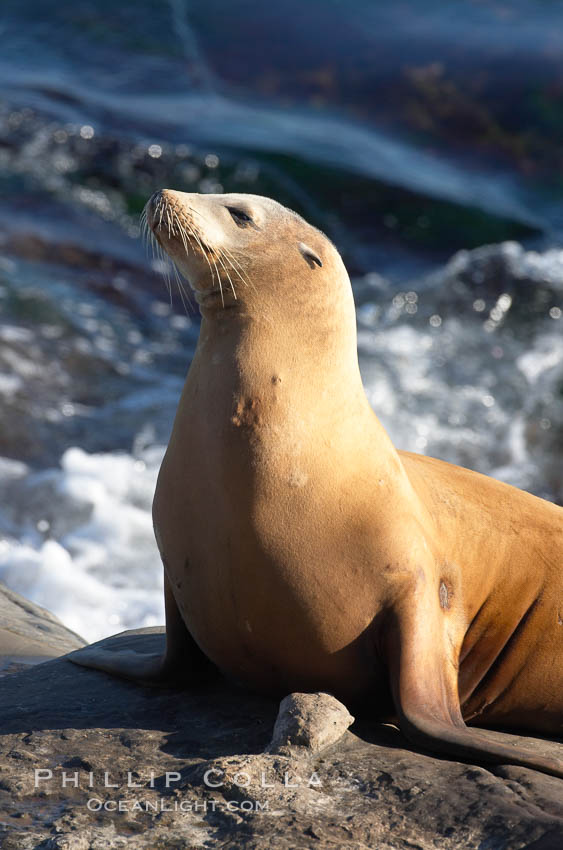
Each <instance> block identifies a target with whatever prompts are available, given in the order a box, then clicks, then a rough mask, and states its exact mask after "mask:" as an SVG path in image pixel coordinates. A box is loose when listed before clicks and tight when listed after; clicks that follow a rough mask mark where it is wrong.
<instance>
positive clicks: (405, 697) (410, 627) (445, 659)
mask: <svg viewBox="0 0 563 850" xmlns="http://www.w3.org/2000/svg"><path fill="white" fill-rule="evenodd" d="M429 620H430V621H432V620H434V621H435V622H436V623H437V624H438V627H434V628H433V627H432V625H431V622H429ZM440 625H441V623H440V620H439V619H438V618H436V617H435V616H434V612H432V616H431V617H430V618H428V617H423V616H422V615H421V612H420V611H419V612H418V616H416V617H409V618H408V621H403V622H400V621H398V622H397V625H396V628H394V629H392V633H391V634H390V635H389V638H390V640H389V643H388V645H389V647H390V649H389V653H388V663H389V673H390V680H391V681H390V684H391V689H392V693H393V699H394V702H395V707H396V710H397V713H398V715H399V725H400V728H401V730H402V732H403V733H404V735H406V737H407V738H408V739H409V740H410V741H411V742H412V743H413V744H415V745H416V746H420V747H421V748H424V749H427V750H430V751H433V752H437V753H443V754H444V755H449V756H454V757H459V758H460V759H463V760H466V761H469V762H473V763H477V764H478V763H489V764H491V763H492V764H515V765H520V766H522V767H529V768H533V769H534V770H539V771H541V772H542V773H547V774H550V775H552V776H559V777H562V778H563V763H562V762H560V761H558V760H557V759H551V758H547V757H544V756H539V755H538V756H536V755H532V754H530V753H527V752H526V751H525V750H522V749H520V748H518V747H511V746H505V745H503V744H500V743H497V742H495V741H492V740H490V739H489V738H488V737H487V736H486V735H483V734H482V733H481V732H479V731H478V730H476V729H472V728H469V727H467V726H466V725H465V723H464V721H463V717H462V715H461V709H460V705H459V697H458V690H457V669H456V666H455V664H454V663H453V661H452V659H451V658H450V657H449V656H448V653H447V651H446V650H445V649H444V645H445V638H444V637H443V630H442V629H441V628H440V627H439V626H440ZM440 638H442V640H441V639H440Z"/></svg>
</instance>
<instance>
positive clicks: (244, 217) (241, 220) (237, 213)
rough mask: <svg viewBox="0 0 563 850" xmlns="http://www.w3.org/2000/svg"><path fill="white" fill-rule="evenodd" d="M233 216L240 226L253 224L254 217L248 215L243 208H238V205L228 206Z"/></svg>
mask: <svg viewBox="0 0 563 850" xmlns="http://www.w3.org/2000/svg"><path fill="white" fill-rule="evenodd" d="M227 209H228V210H229V212H230V214H231V216H232V217H233V219H234V221H235V222H236V224H238V225H239V227H244V226H245V225H246V224H252V219H251V217H250V216H249V215H248V213H245V212H243V211H242V210H239V209H237V208H236V207H227Z"/></svg>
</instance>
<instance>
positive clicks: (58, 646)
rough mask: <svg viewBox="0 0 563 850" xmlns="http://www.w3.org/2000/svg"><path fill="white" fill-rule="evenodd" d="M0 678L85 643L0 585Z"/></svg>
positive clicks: (33, 605)
mask: <svg viewBox="0 0 563 850" xmlns="http://www.w3.org/2000/svg"><path fill="white" fill-rule="evenodd" d="M0 624H1V626H0V676H3V675H5V674H7V673H14V672H16V671H18V670H22V669H25V668H26V667H29V666H30V665H33V664H39V663H40V662H42V661H46V660H47V659H49V658H57V657H58V656H59V655H64V654H65V653H67V652H71V651H72V650H73V649H79V648H80V647H81V646H84V644H85V641H84V640H83V639H82V638H81V637H80V636H79V635H77V634H75V633H74V632H71V631H70V629H67V628H66V626H63V624H62V623H61V622H60V620H58V619H57V618H56V617H55V616H54V615H53V614H51V613H50V612H49V611H47V610H46V609H45V608H41V607H40V606H39V605H35V604H34V603H33V602H30V601H29V600H27V599H24V597H23V596H20V595H19V594H18V593H14V591H13V590H10V589H9V588H7V587H6V586H5V585H4V584H2V583H0Z"/></svg>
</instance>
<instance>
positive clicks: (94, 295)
mask: <svg viewBox="0 0 563 850" xmlns="http://www.w3.org/2000/svg"><path fill="white" fill-rule="evenodd" d="M0 48H1V49H0V403H1V417H0V492H1V495H2V500H1V503H0V505H1V506H0V533H1V535H2V538H1V540H0V579H2V580H3V581H5V582H6V583H7V584H9V585H10V586H11V587H13V588H14V589H16V590H18V591H19V592H21V593H23V594H24V595H26V596H28V597H29V598H31V599H33V600H35V601H36V602H39V603H40V604H43V605H45V606H47V607H48V608H50V609H51V610H52V611H54V612H55V613H57V614H58V615H59V616H60V617H61V618H62V619H63V621H64V622H65V623H66V624H67V625H69V626H70V627H71V628H74V629H75V630H77V631H78V632H80V633H81V634H83V635H84V636H85V637H87V638H89V639H95V638H98V637H102V636H104V635H106V634H110V633H113V632H116V631H119V630H120V629H122V628H128V627H134V626H140V625H152V624H154V623H159V622H163V608H162V593H161V586H162V576H161V567H160V564H159V558H158V554H157V551H156V547H155V544H154V542H153V536H152V528H151V519H150V504H151V499H152V493H153V489H154V484H155V480H156V474H157V471H158V466H159V463H160V459H161V457H162V454H163V451H164V446H165V445H166V442H167V439H168V435H169V431H170V427H171V423H172V418H173V415H174V411H175V407H176V404H177V400H178V396H179V393H180V389H181V386H182V383H183V379H184V376H185V373H186V371H187V368H188V366H189V363H190V359H191V357H192V354H193V351H194V347H195V344H196V340H197V334H198V323H199V320H198V316H197V313H196V312H191V313H186V311H185V310H184V307H183V305H182V303H181V300H180V298H179V297H175V298H174V299H173V301H172V303H170V300H169V298H168V294H167V291H166V287H165V284H164V282H163V279H162V275H161V271H162V270H161V269H160V268H159V263H158V261H155V260H154V259H151V258H150V257H147V256H146V255H145V253H144V251H143V248H142V245H141V242H140V239H139V213H140V211H141V209H142V207H143V205H144V203H145V201H146V200H147V198H148V197H149V196H150V194H151V193H152V192H153V191H154V190H155V189H157V188H162V187H172V188H176V189H181V190H185V191H199V192H222V191H244V192H253V193H257V194H265V195H270V196H272V197H274V198H276V199H278V200H279V201H281V202H282V203H284V204H286V205H288V206H290V207H292V208H293V209H296V210H297V211H299V212H300V213H302V214H303V215H304V216H305V217H306V218H307V219H309V220H310V221H311V222H312V223H314V224H316V225H317V226H319V227H320V228H322V229H323V230H325V232H327V233H328V235H329V236H330V237H331V238H332V239H333V240H334V241H335V242H336V244H337V245H338V247H339V248H340V250H341V252H342V255H343V257H344V259H345V261H346V263H347V266H348V269H349V271H350V274H351V277H352V280H353V286H354V291H355V296H356V303H357V307H358V330H359V354H360V363H361V368H362V373H363V377H364V382H365V386H366V390H367V393H368V396H369V398H370V401H371V402H372V404H373V406H374V408H375V410H376V411H377V413H378V415H379V416H380V418H381V419H382V421H383V423H384V425H385V426H386V428H387V429H388V431H389V432H390V434H391V437H392V439H393V440H394V442H395V444H396V445H397V446H398V447H399V448H404V449H409V450H413V451H419V452H423V453H427V454H430V455H434V456H437V457H441V458H444V459H446V460H450V461H453V462H455V463H460V464H463V465H465V466H469V467H471V468H474V469H477V470H479V471H482V472H486V473H489V474H492V475H494V476H496V477H498V478H501V479H503V480H505V481H508V482H510V483H512V484H516V485H517V486H520V487H523V488H526V489H528V490H530V491H532V492H533V493H536V494H537V495H540V496H543V497H544V498H548V499H551V500H554V501H556V502H559V503H563V452H562V447H563V318H562V310H563V243H562V240H563V205H562V189H563V178H562V175H563V62H562V58H563V3H562V2H558V0H552V2H549V3H546V2H541V0H511V2H510V3H508V2H505V0H452V2H450V3H447V4H444V3H443V2H436V0H396V2H395V3H393V4H376V3H373V2H369V0H348V2H341V0H300V2H297V0H280V2H279V3H277V4H264V3H262V2H260V0H205V2H203V0H168V2H165V1H164V0H137V2H132V0H129V2H127V0H123V2H121V3H116V2H115V0H112V2H110V0H75V2H72V3H70V2H59V3H57V4H55V3H52V2H48V0H3V2H2V6H1V10H0Z"/></svg>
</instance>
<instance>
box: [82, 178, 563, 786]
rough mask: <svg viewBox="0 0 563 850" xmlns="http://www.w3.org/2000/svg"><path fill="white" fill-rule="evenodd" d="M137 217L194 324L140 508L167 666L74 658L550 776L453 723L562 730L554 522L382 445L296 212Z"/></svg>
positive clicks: (560, 574)
mask: <svg viewBox="0 0 563 850" xmlns="http://www.w3.org/2000/svg"><path fill="white" fill-rule="evenodd" d="M147 221H148V224H149V226H150V228H151V230H152V232H153V233H154V235H155V236H156V238H157V240H158V242H159V243H160V245H161V246H162V247H163V248H164V250H165V251H166V253H167V254H168V255H169V256H170V257H171V258H172V260H173V261H174V263H175V264H176V266H177V267H178V269H179V270H180V272H181V273H182V274H183V275H185V277H186V278H187V279H188V280H189V282H190V284H191V286H192V288H193V290H194V292H195V297H196V299H197V301H198V303H199V304H200V307H201V313H202V324H201V331H200V337H199V342H198V346H197V351H196V354H195V357H194V360H193V362H192V364H191V366H190V370H189V373H188V376H187V379H186V383H185V386H184V390H183V393H182V397H181V399H180V403H179V407H178V412H177V415H176V419H175V422H174V428H173V432H172V436H171V438H170V443H169V446H168V450H167V452H166V456H165V458H164V460H163V463H162V467H161V470H160V475H159V479H158V484H157V488H156V493H155V498H154V505H153V515H154V525H155V533H156V539H157V542H158V546H159V549H160V552H161V554H162V560H163V563H164V570H165V601H166V632H167V645H166V653H165V655H164V657H162V658H161V657H154V656H142V655H138V654H135V653H130V654H127V653H111V652H105V653H104V652H103V651H97V650H86V651H81V652H79V653H78V654H76V655H74V656H73V660H75V661H77V662H78V663H81V664H84V665H86V666H91V667H97V668H98V669H102V670H106V671H108V672H112V673H115V674H119V675H123V676H127V677H130V678H135V679H139V680H142V681H145V682H146V681H156V680H158V679H162V678H165V677H167V676H169V675H174V674H177V673H179V672H180V671H182V672H185V671H188V672H189V673H190V675H194V676H195V674H196V671H197V672H199V671H201V670H202V669H203V668H204V667H205V666H206V665H208V664H209V659H210V660H211V662H213V664H215V665H216V666H217V667H218V668H219V669H220V670H221V671H223V672H224V673H225V674H226V675H228V676H229V677H231V678H233V679H235V680H237V681H239V682H241V683H244V684H245V685H247V686H248V687H251V688H253V689H258V690H261V691H268V692H277V693H279V694H285V693H288V692H290V691H304V690H309V691H313V690H323V691H328V692H330V693H333V694H334V695H336V696H337V697H339V698H340V699H341V700H343V701H344V702H346V703H353V702H354V701H357V700H359V699H360V698H361V699H362V700H363V702H364V704H365V703H366V701H367V700H371V705H372V707H373V714H374V716H390V715H391V714H393V715H394V716H395V717H396V718H397V720H398V722H399V724H400V726H401V729H402V730H403V732H404V733H405V735H406V736H407V737H408V738H409V739H410V740H411V741H412V742H414V743H415V744H418V745H421V746H424V747H426V748H428V749H430V750H435V751H439V752H442V753H445V754H448V755H451V756H459V757H462V758H465V759H467V760H474V761H477V762H480V761H482V762H487V761H488V762H494V763H495V762H496V763H511V764H520V765H525V766H528V767H534V768H536V769H538V770H542V771H544V772H546V773H551V774H554V775H556V776H563V764H562V763H560V762H557V761H555V760H550V759H547V758H540V757H531V756H530V755H528V754H526V753H524V752H522V751H519V750H518V749H516V748H512V747H508V746H502V745H500V744H496V743H494V742H492V741H490V740H488V738H487V737H486V736H484V735H482V734H480V733H479V731H477V730H475V729H471V728H468V727H467V726H466V725H465V722H464V720H467V721H470V722H471V723H473V724H480V725H490V726H496V727H505V728H507V727H508V728H511V727H518V728H527V729H530V730H537V731H539V732H542V733H559V734H560V733H561V731H562V730H563V725H562V713H563V569H562V567H563V510H562V509H561V508H560V507H557V506H556V505H553V504H551V503H549V502H546V501H543V500H541V499H538V498H536V497H534V496H531V495H530V494H528V493H525V492H522V491H520V490H517V489H515V488H514V487H510V486H508V485H506V484H502V483H500V482H498V481H494V480H493V479H491V478H488V477H486V476H484V475H479V474H477V473H475V472H470V471H468V470H466V469H462V468H459V467H456V466H452V465H450V464H447V463H443V462H441V461H439V460H433V459H431V458H427V457H422V456H418V455H414V454H409V453H403V452H397V451H396V450H395V448H394V447H393V445H392V443H391V441H390V440H389V437H388V436H387V434H386V432H385V431H384V429H383V427H382V426H381V424H380V423H379V421H378V419H377V418H376V416H375V414H374V413H373V411H372V409H371V407H370V405H369V403H368V401H367V399H366V396H365V393H364V390H363V387H362V382H361V378H360V372H359V368H358V358H357V350H356V323H355V311H354V302H353V298H352V291H351V286H350V282H349V279H348V275H347V273H346V269H345V268H344V265H343V263H342V260H341V258H340V256H339V254H338V252H337V250H336V249H335V247H334V246H333V245H332V244H331V243H330V242H329V240H328V239H327V238H326V237H325V236H324V235H323V234H322V233H320V232H319V231H318V230H316V229H315V228H314V227H311V226H310V225H309V224H307V223H306V222H305V221H304V220H303V219H302V218H300V217H299V216H298V215H296V214H295V213H293V212H291V211H290V210H287V209H285V208H284V207H282V206H280V205H279V204H278V203H276V202H274V201H272V200H270V199H268V198H262V197H257V196H253V195H197V194H186V193H182V192H174V191H169V190H166V191H163V192H159V193H157V194H156V195H155V196H153V198H152V199H151V201H150V202H149V204H148V206H147Z"/></svg>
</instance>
